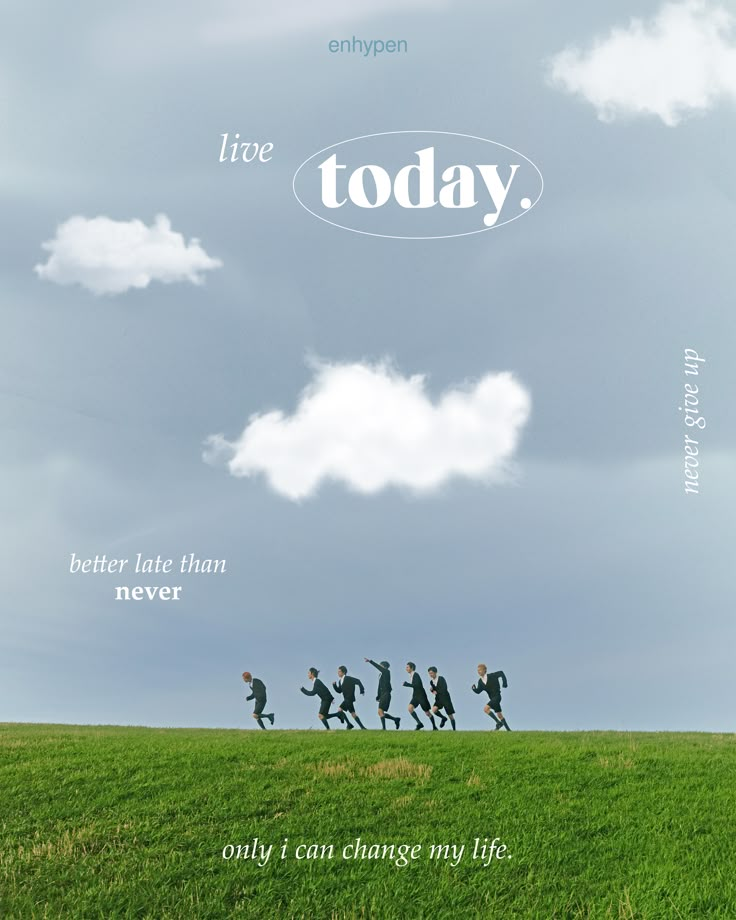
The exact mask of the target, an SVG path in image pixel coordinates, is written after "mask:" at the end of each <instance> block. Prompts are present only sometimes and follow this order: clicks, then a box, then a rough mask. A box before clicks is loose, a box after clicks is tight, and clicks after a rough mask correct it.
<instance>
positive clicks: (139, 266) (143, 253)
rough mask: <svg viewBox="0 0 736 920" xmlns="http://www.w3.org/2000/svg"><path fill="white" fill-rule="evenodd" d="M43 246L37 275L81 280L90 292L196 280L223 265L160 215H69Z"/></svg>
mask: <svg viewBox="0 0 736 920" xmlns="http://www.w3.org/2000/svg"><path fill="white" fill-rule="evenodd" d="M42 247H43V249H45V250H47V251H48V252H49V253H50V255H49V258H48V261H47V262H46V263H45V264H44V265H36V266H35V267H34V271H35V272H36V274H37V275H38V276H39V278H43V279H45V280H47V281H55V282H56V283H57V284H81V285H82V286H83V287H86V288H87V290H89V291H92V293H93V294H122V293H123V291H127V290H130V288H145V287H148V285H149V284H150V283H151V282H152V281H162V282H164V284H170V283H172V282H174V281H191V282H192V284H201V283H202V281H203V278H202V274H201V273H202V272H205V271H211V270H212V269H213V268H220V267H221V266H222V262H221V261H220V260H219V259H212V258H210V256H208V255H207V253H206V252H205V251H204V249H202V247H201V246H200V244H199V240H196V239H192V240H190V241H189V243H187V242H186V241H185V239H184V237H183V236H182V234H181V233H175V232H174V231H173V230H172V229H171V221H170V220H169V218H168V217H166V215H164V214H159V215H158V216H157V217H156V219H155V220H154V222H153V224H152V226H150V227H147V226H146V225H145V224H144V223H143V222H142V221H140V220H112V219H111V218H109V217H93V218H86V217H79V216H77V217H70V218H69V220H67V221H64V223H63V224H60V225H59V227H58V228H57V230H56V236H55V237H54V238H53V239H52V240H48V241H47V242H46V243H43V244H42Z"/></svg>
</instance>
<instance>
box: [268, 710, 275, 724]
mask: <svg viewBox="0 0 736 920" xmlns="http://www.w3.org/2000/svg"><path fill="white" fill-rule="evenodd" d="M268 718H269V719H270V720H271V725H273V720H274V714H273V713H271V714H270V715H269V717H268Z"/></svg>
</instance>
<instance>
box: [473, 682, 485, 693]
mask: <svg viewBox="0 0 736 920" xmlns="http://www.w3.org/2000/svg"><path fill="white" fill-rule="evenodd" d="M470 689H471V690H472V691H473V693H483V691H484V690H485V689H486V688H485V687H484V686H483V684H482V683H481V682H480V681H478V683H477V684H473V685H472V687H471V688H470Z"/></svg>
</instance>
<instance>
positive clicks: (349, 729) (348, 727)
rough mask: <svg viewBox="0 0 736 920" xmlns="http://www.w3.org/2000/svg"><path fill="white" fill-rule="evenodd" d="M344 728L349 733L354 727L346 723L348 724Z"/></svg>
mask: <svg viewBox="0 0 736 920" xmlns="http://www.w3.org/2000/svg"><path fill="white" fill-rule="evenodd" d="M344 721H345V719H343V722H344ZM345 728H347V730H348V731H351V729H353V728H355V726H354V725H353V724H352V723H351V722H348V724H347V725H346V726H345Z"/></svg>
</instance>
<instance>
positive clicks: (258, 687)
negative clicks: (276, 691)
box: [243, 671, 273, 729]
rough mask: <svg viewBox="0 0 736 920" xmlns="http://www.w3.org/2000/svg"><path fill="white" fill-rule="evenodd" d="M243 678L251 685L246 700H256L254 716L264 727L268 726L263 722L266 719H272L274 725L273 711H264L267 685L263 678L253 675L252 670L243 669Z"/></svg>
mask: <svg viewBox="0 0 736 920" xmlns="http://www.w3.org/2000/svg"><path fill="white" fill-rule="evenodd" d="M243 680H244V681H245V683H246V684H248V685H249V686H250V696H246V698H245V701H246V702H248V701H249V700H255V701H256V705H255V709H254V710H253V718H254V719H255V720H256V722H257V723H258V725H259V726H260V727H261V728H263V729H265V728H266V726H265V725H264V724H263V720H264V719H270V720H271V725H273V713H272V712H265V713H264V711H263V710H264V709H265V708H266V685H265V684H264V683H263V681H262V680H258V678H257V677H253V675H252V674H251V673H250V671H243Z"/></svg>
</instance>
